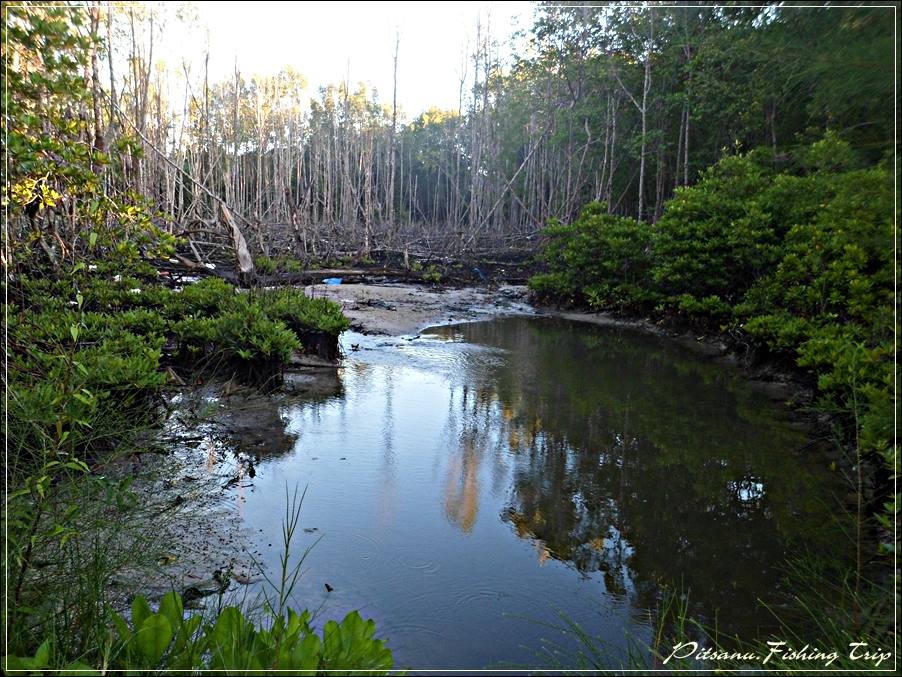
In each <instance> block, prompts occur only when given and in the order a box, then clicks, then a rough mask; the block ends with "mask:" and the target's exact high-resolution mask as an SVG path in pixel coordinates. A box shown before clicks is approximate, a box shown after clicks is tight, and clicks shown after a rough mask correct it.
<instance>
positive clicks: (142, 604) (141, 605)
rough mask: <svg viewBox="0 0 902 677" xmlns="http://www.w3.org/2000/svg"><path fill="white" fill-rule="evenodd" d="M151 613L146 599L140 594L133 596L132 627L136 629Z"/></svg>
mask: <svg viewBox="0 0 902 677" xmlns="http://www.w3.org/2000/svg"><path fill="white" fill-rule="evenodd" d="M151 613H152V612H151V610H150V605H149V604H148V603H147V600H146V599H144V598H143V597H141V596H140V595H139V596H138V597H135V599H134V601H132V627H134V628H135V629H136V630H137V629H138V628H140V627H141V625H142V624H143V623H144V621H145V620H146V619H147V617H148V616H150V614H151Z"/></svg>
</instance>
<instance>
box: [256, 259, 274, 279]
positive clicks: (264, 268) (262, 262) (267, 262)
mask: <svg viewBox="0 0 902 677" xmlns="http://www.w3.org/2000/svg"><path fill="white" fill-rule="evenodd" d="M254 267H255V268H256V269H257V272H258V273H263V274H264V275H271V274H272V273H274V272H276V262H275V261H274V260H273V259H271V258H269V257H268V256H258V257H256V258H255V259H254Z"/></svg>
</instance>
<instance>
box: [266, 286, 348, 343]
mask: <svg viewBox="0 0 902 677" xmlns="http://www.w3.org/2000/svg"><path fill="white" fill-rule="evenodd" d="M254 298H255V299H256V300H258V302H259V303H260V305H261V307H263V308H265V309H266V313H267V315H268V316H269V317H271V318H272V319H274V320H281V321H282V322H284V323H285V324H287V325H288V326H289V327H291V328H292V329H293V330H294V331H295V332H297V333H299V334H303V333H304V332H307V331H319V332H324V333H326V334H330V335H332V336H338V335H339V334H340V333H341V332H343V331H345V330H346V329H347V328H348V327H349V326H350V322H349V321H348V318H346V317H345V316H344V315H343V314H342V312H341V307H340V306H339V305H338V304H336V303H335V302H333V301H329V300H327V299H316V298H313V299H312V298H308V297H307V296H305V295H304V293H303V291H299V290H297V289H294V288H292V287H286V288H283V289H273V290H267V291H263V292H258V293H256V294H255V295H254Z"/></svg>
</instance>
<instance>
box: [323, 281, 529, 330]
mask: <svg viewBox="0 0 902 677" xmlns="http://www.w3.org/2000/svg"><path fill="white" fill-rule="evenodd" d="M306 293H307V295H308V296H316V297H320V298H327V299H330V300H332V301H335V302H336V303H339V304H340V305H341V308H342V312H344V314H345V315H346V316H347V317H348V318H349V319H350V320H351V327H352V329H355V330H356V331H360V332H361V333H371V334H387V335H391V336H402V335H406V334H416V333H418V332H419V331H420V330H421V329H423V328H425V327H428V326H431V325H437V324H448V323H453V322H465V321H471V320H477V319H480V318H485V317H490V316H494V315H500V314H532V313H534V312H535V311H534V310H533V308H532V306H530V305H529V304H528V303H527V301H526V295H527V289H526V287H524V286H519V285H516V286H515V285H506V286H501V287H498V288H497V289H487V288H481V287H463V288H444V287H423V286H418V285H409V284H392V285H374V284H354V285H345V284H342V285H314V286H308V287H306Z"/></svg>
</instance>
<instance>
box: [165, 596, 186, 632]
mask: <svg viewBox="0 0 902 677" xmlns="http://www.w3.org/2000/svg"><path fill="white" fill-rule="evenodd" d="M160 613H161V614H163V615H164V616H166V619H167V620H168V621H169V624H170V625H171V626H172V627H173V628H177V627H179V626H180V625H181V624H182V614H183V613H184V607H183V606H182V596H181V595H180V594H178V593H177V592H168V593H166V594H165V595H163V599H162V601H161V602H160Z"/></svg>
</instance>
